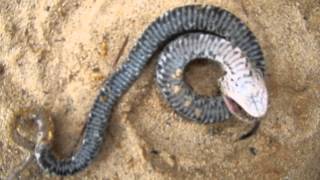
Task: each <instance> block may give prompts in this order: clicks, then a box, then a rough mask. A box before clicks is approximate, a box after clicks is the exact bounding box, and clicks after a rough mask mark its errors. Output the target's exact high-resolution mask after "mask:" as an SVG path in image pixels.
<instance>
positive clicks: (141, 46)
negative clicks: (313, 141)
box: [34, 4, 268, 176]
mask: <svg viewBox="0 0 320 180" xmlns="http://www.w3.org/2000/svg"><path fill="white" fill-rule="evenodd" d="M157 54H158V55H159V56H158V64H157V66H156V82H157V84H158V87H159V89H160V91H161V94H162V96H163V97H164V99H165V100H166V101H167V103H168V104H169V106H171V107H172V108H173V109H174V111H175V112H177V113H178V114H180V115H181V116H183V117H185V118H186V119H189V120H191V121H194V122H199V123H216V122H223V121H225V120H227V119H229V118H230V117H231V116H232V115H234V116H236V117H237V118H238V119H240V120H243V121H245V122H249V123H252V122H257V119H260V118H262V117H263V116H265V114H266V112H267V103H268V94H267V88H266V84H265V82H264V73H265V70H266V67H265V60H264V56H263V52H262V50H261V47H260V45H259V43H258V41H257V38H256V37H255V35H254V34H253V33H252V31H251V30H250V29H249V28H248V27H247V26H246V25H245V24H244V23H243V22H242V21H241V20H240V19H239V18H238V17H236V16H235V15H234V14H232V13H231V12H229V11H227V10H225V9H223V8H221V7H216V6H213V5H198V4H195V5H185V6H180V7H176V8H174V9H171V10H168V11H167V12H165V13H164V14H163V15H162V16H160V17H158V18H156V19H155V20H154V21H153V22H152V23H151V24H150V25H149V26H148V27H147V28H146V29H145V31H144V32H143V33H142V35H141V36H140V38H139V39H138V40H137V42H136V44H135V45H134V46H133V48H132V49H131V51H130V52H129V54H128V56H127V59H126V60H125V62H124V63H123V64H122V65H121V66H120V67H119V68H118V69H117V70H115V72H113V73H112V74H111V75H109V76H108V77H107V78H106V80H105V81H104V83H103V84H102V87H101V89H100V90H99V92H98V95H97V96H96V98H95V100H94V102H93V105H92V108H91V110H90V111H89V113H88V117H87V120H86V125H85V127H84V133H83V135H82V141H81V142H80V144H79V147H78V148H77V150H76V151H75V152H74V153H72V155H70V156H69V157H65V158H59V157H58V156H57V155H56V154H55V153H54V152H53V150H52V141H53V140H52V139H53V138H52V133H51V129H52V128H44V126H45V124H48V123H40V122H43V121H41V120H42V118H43V117H41V116H35V117H34V119H35V120H36V122H38V123H37V124H38V127H39V128H38V129H39V130H41V129H46V131H43V130H42V131H40V132H41V133H40V135H39V136H38V140H37V143H36V145H35V148H34V156H35V158H36V161H37V164H38V165H39V166H40V168H41V169H43V170H44V171H45V172H48V173H50V174H54V175H59V176H67V175H73V174H75V173H77V172H80V171H82V170H84V169H85V168H86V167H88V166H89V165H90V164H91V163H92V161H93V159H94V158H95V157H96V156H97V154H98V153H99V151H100V149H101V146H102V144H103V142H104V133H105V131H106V127H107V126H108V123H109V121H110V118H111V114H112V110H113V108H114V106H115V105H116V104H117V102H118V101H119V100H120V98H121V97H122V96H123V95H124V94H125V93H126V92H127V91H128V89H129V88H130V87H131V86H132V85H133V83H134V82H135V81H136V80H137V79H138V77H139V76H140V74H141V73H142V71H143V69H144V68H145V67H146V65H147V64H148V63H149V62H150V60H151V59H152V58H153V57H155V56H156V55H157ZM197 59H207V60H210V61H215V62H218V64H219V66H220V67H221V68H222V69H223V71H224V73H225V74H224V75H223V76H222V77H220V78H219V79H218V81H217V82H218V84H219V87H220V91H221V95H219V96H204V95H199V94H197V93H196V92H195V91H194V90H193V89H192V87H191V86H190V85H189V84H188V83H187V82H185V81H184V70H185V67H186V66H187V65H188V64H189V63H190V62H192V61H194V60H197ZM49 124H50V123H49Z"/></svg>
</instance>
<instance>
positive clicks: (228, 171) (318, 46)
mask: <svg viewBox="0 0 320 180" xmlns="http://www.w3.org/2000/svg"><path fill="white" fill-rule="evenodd" d="M192 3H203V4H204V3H206V4H212V5H216V6H220V7H223V8H225V9H228V10H229V11H231V12H233V13H234V14H236V15H237V16H238V17H240V18H241V19H242V20H243V21H244V22H246V24H247V25H248V26H249V27H250V28H251V29H252V30H253V32H254V33H255V34H256V36H257V38H258V40H259V42H260V43H261V45H262V47H263V51H264V53H265V57H266V61H267V86H268V90H269V93H270V107H269V110H268V114H267V116H266V117H265V118H264V119H263V122H262V125H261V129H260V130H259V132H258V134H257V135H255V136H253V137H252V138H249V139H248V140H244V141H240V142H239V141H235V139H236V138H237V137H238V136H239V135H240V134H241V133H242V132H244V131H246V130H247V129H248V127H249V126H248V125H246V124H244V123H241V122H239V121H237V120H235V119H232V120H231V121H228V122H226V123H222V124H215V125H200V124H194V123H190V122H188V121H185V120H184V119H183V118H181V117H179V116H178V115H177V114H175V113H174V112H173V111H172V110H171V109H170V108H169V107H168V106H167V105H166V103H165V102H164V101H163V99H162V97H161V96H160V94H159V92H158V90H157V87H156V85H155V82H154V69H155V63H154V61H153V63H151V64H150V65H149V66H148V67H147V68H146V70H145V71H144V73H143V74H142V76H141V78H140V79H139V80H138V81H137V82H136V83H135V84H134V85H133V87H132V88H131V89H130V90H129V92H128V93H127V94H126V95H125V96H124V97H123V98H122V100H121V102H120V103H119V104H118V105H117V107H116V108H115V112H114V113H113V118H112V120H111V123H110V126H109V128H108V129H107V132H106V141H105V144H104V146H103V149H102V151H101V153H100V154H99V156H98V157H97V159H96V160H95V161H94V162H93V163H92V165H90V166H89V168H87V169H86V170H84V171H82V172H81V173H78V174H76V175H75V176H72V177H67V178H63V179H79V178H86V179H284V180H285V179H320V166H319V164H320V154H319V151H320V141H319V138H320V128H319V120H320V103H319V101H320V93H319V91H320V78H319V77H320V70H319V69H320V61H319V57H320V1H319V0H268V1H265V0H256V1H254V0H239V1H236V0H198V1H197V0H193V1H191V0H175V1H170V0H167V1H161V0H153V1H151V0H149V1H148V0H83V1H81V2H78V1H76V0H69V1H67V0H53V1H31V0H14V1H9V0H0V42H1V44H0V93H1V95H0V103H1V105H0V151H1V158H0V179H4V178H5V177H6V176H7V175H8V172H9V171H10V170H11V169H12V168H14V167H15V166H16V165H17V164H18V163H19V162H20V161H21V160H22V159H24V158H25V157H26V152H25V151H23V150H21V149H20V148H19V147H17V145H15V144H14V143H12V141H10V140H9V133H8V132H9V130H8V124H9V122H10V120H11V119H12V117H13V112H15V111H18V110H19V109H20V108H26V107H28V106H36V107H41V106H44V107H46V108H47V109H49V110H50V113H51V114H52V116H53V119H54V122H55V125H56V139H55V149H56V151H57V152H58V153H59V154H61V156H66V155H68V154H70V153H71V152H72V150H73V148H74V146H75V145H76V143H77V140H78V139H79V136H80V133H81V130H82V127H83V125H84V122H85V117H86V115H87V113H88V111H89V109H90V106H91V105H92V102H93V100H94V98H95V96H96V94H97V90H98V89H99V87H100V85H101V83H102V82H103V80H104V79H105V77H106V76H107V75H108V74H110V73H112V72H113V71H114V70H115V69H116V67H113V66H112V64H113V63H114V59H115V57H116V56H117V53H118V51H119V49H120V47H121V45H122V42H123V41H124V39H125V37H126V36H127V35H129V37H130V38H129V43H128V46H127V48H126V50H125V51H124V55H123V56H122V58H121V59H120V61H119V63H118V64H117V66H120V65H121V63H122V62H123V61H124V60H125V57H126V56H127V54H128V51H129V50H130V49H131V47H132V46H133V45H134V43H135V42H136V40H137V38H138V37H139V36H140V35H141V33H142V32H143V31H144V29H145V28H146V26H147V25H148V24H149V23H150V22H152V21H153V20H154V19H155V18H156V17H157V16H159V15H161V14H162V13H164V12H165V11H167V10H168V9H172V8H174V7H177V6H180V5H186V4H192ZM186 74H187V79H188V80H189V81H190V82H191V84H192V85H193V86H194V87H195V89H196V90H197V91H199V92H200V93H204V94H210V93H212V92H213V91H214V89H215V88H216V87H215V80H216V77H215V73H214V72H213V71H212V65H209V66H208V64H206V63H195V64H194V65H193V66H191V67H190V68H189V70H188V71H187V73H186ZM205 77H212V78H205ZM199 79H201V81H200V80H199ZM207 84H212V86H211V87H208V86H207ZM22 177H23V179H43V178H45V179H60V178H59V177H50V176H48V175H46V174H44V173H42V172H41V170H40V169H39V168H38V167H37V166H36V165H33V166H30V167H28V168H27V169H26V170H25V171H24V173H23V174H22Z"/></svg>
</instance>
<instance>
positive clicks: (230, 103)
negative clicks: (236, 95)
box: [222, 95, 255, 122]
mask: <svg viewBox="0 0 320 180" xmlns="http://www.w3.org/2000/svg"><path fill="white" fill-rule="evenodd" d="M222 97H223V100H224V102H225V103H226V106H227V108H228V109H229V111H230V112H231V113H232V114H233V115H234V116H236V117H237V118H238V119H240V120H243V121H247V122H252V121H253V120H255V118H254V117H253V116H251V115H250V114H248V113H247V112H246V111H245V110H244V109H243V108H242V107H241V106H240V105H239V104H238V103H236V102H235V101H234V100H233V99H231V98H230V97H228V96H226V95H223V96H222Z"/></svg>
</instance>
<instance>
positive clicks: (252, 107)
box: [219, 68, 268, 122]
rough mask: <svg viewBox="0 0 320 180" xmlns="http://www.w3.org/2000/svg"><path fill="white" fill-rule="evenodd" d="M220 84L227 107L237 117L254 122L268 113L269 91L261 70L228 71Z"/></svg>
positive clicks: (220, 80)
mask: <svg viewBox="0 0 320 180" xmlns="http://www.w3.org/2000/svg"><path fill="white" fill-rule="evenodd" d="M219 85H220V89H221V92H222V96H223V99H224V102H225V104H226V106H227V108H228V109H229V111H230V112H231V113H232V114H233V115H235V116H236V117H237V118H239V119H241V120H244V121H247V122H248V121H249V122H252V120H254V119H257V118H261V117H263V116H264V115H265V114H266V112H267V106H268V93H267V88H266V85H265V82H264V79H263V75H262V73H261V71H260V70H258V69H254V68H251V69H247V70H245V71H241V72H237V73H228V72H227V73H226V75H225V76H223V77H222V78H220V79H219Z"/></svg>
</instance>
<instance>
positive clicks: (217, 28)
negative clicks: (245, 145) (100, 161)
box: [35, 5, 265, 175]
mask: <svg viewBox="0 0 320 180" xmlns="http://www.w3.org/2000/svg"><path fill="white" fill-rule="evenodd" d="M190 32H200V33H207V34H212V35H215V36H218V37H221V38H224V39H226V40H227V41H230V43H231V44H232V45H233V46H237V47H239V48H240V49H241V50H242V51H243V52H244V53H245V54H246V55H247V56H248V58H249V59H250V61H251V62H252V63H253V64H254V65H255V66H256V67H258V68H260V69H261V70H262V71H264V66H265V65H264V60H263V55H262V52H261V50H260V46H259V44H258V43H257V41H256V39H255V37H254V35H253V34H252V33H251V31H250V30H249V29H248V28H247V27H246V26H245V25H244V24H243V23H242V22H241V21H240V19H238V18H237V17H236V16H234V15H232V14H231V13H229V12H228V11H226V10H223V9H221V8H217V7H214V6H202V5H189V6H184V7H179V8H176V9H173V10H171V11H168V12H166V13H165V14H164V15H163V16H161V17H159V18H157V19H156V20H155V21H154V22H153V23H152V24H151V25H150V26H149V27H148V28H147V29H146V30H145V32H144V33H143V34H142V36H141V37H140V38H139V40H138V41H137V44H136V45H135V46H134V47H133V49H132V50H131V52H130V54H129V56H128V58H127V61H126V62H125V63H124V64H123V65H122V66H121V67H120V69H119V70H118V71H116V72H115V73H114V74H112V75H111V76H110V77H109V78H108V79H107V80H106V81H105V84H104V85H103V87H102V88H101V91H100V93H99V95H98V96H97V98H96V99H95V101H94V104H93V107H92V109H91V111H90V113H89V117H88V120H87V123H86V127H85V132H84V137H83V141H82V144H81V146H80V147H79V149H78V151H77V152H75V153H74V154H73V155H72V156H71V157H68V158H66V159H63V160H59V159H58V158H57V157H56V156H55V155H54V154H53V152H52V149H51V146H49V145H48V144H39V145H38V146H37V148H36V152H35V153H36V158H37V162H38V164H39V166H40V167H41V168H42V169H44V170H46V171H48V172H49V173H53V174H57V175H72V174H74V173H76V172H79V171H81V170H83V169H84V168H85V167H87V166H88V165H89V164H90V162H91V161H92V159H93V158H94V157H96V155H97V154H98V152H99V150H100V148H101V145H102V142H103V136H104V132H105V129H106V127H107V124H108V121H109V119H110V116H111V112H112V108H113V106H114V105H115V103H117V102H118V100H119V98H120V97H121V96H122V95H123V94H124V93H125V92H126V91H127V90H128V88H129V87H130V86H131V85H132V84H133V82H134V81H135V80H136V79H137V78H138V76H139V75H140V74H141V72H142V70H143V68H144V67H145V65H146V64H147V63H148V61H149V60H150V59H151V57H152V56H153V55H154V54H155V52H156V51H157V50H161V49H162V48H163V47H164V46H165V45H166V44H167V43H169V42H170V41H172V40H173V39H175V38H177V37H179V36H180V35H183V34H185V33H190ZM212 102H213V101H212ZM215 105H218V106H219V107H224V105H223V103H222V101H221V100H218V102H215V103H213V104H212V107H215ZM199 106H201V104H199ZM220 111H221V112H222V111H223V113H221V117H220V115H217V116H216V117H217V120H220V121H221V120H223V119H224V118H226V117H228V116H227V115H223V114H228V113H227V112H226V110H225V107H224V109H223V110H220ZM182 113H183V112H182ZM208 116H212V117H213V116H215V115H213V114H209V115H208ZM218 116H219V118H218ZM223 116H224V117H223ZM190 117H191V118H192V116H190ZM202 121H203V120H202ZM211 122H215V121H211Z"/></svg>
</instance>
